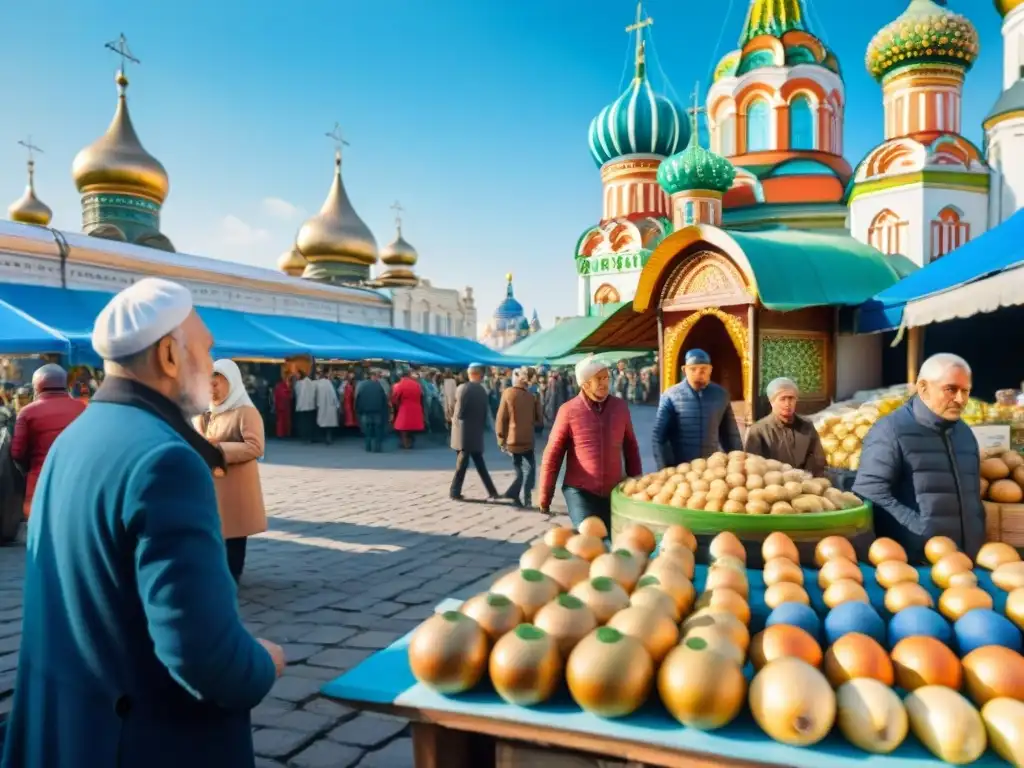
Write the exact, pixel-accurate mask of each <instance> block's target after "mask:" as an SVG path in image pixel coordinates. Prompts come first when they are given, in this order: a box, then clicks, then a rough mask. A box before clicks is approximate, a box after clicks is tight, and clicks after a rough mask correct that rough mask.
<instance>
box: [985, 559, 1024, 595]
mask: <svg viewBox="0 0 1024 768" xmlns="http://www.w3.org/2000/svg"><path fill="white" fill-rule="evenodd" d="M992 583H993V584H995V585H996V586H997V587H999V588H1000V589H1001V590H1003V591H1004V592H1011V591H1013V590H1015V589H1019V588H1021V587H1024V562H1016V563H1003V564H1002V565H1000V566H999V567H998V568H996V569H995V570H994V571H992Z"/></svg>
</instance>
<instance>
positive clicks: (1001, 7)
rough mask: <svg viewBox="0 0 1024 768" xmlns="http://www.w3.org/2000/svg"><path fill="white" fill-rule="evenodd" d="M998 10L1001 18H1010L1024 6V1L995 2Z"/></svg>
mask: <svg viewBox="0 0 1024 768" xmlns="http://www.w3.org/2000/svg"><path fill="white" fill-rule="evenodd" d="M995 3H996V10H997V11H999V15H1000V16H1004V17H1005V16H1009V15H1010V12H1011V11H1013V10H1016V9H1017V8H1019V7H1020V6H1022V5H1024V0H995Z"/></svg>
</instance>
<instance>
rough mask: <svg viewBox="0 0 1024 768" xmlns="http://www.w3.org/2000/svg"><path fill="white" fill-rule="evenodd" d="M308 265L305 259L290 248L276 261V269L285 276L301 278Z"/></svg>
mask: <svg viewBox="0 0 1024 768" xmlns="http://www.w3.org/2000/svg"><path fill="white" fill-rule="evenodd" d="M308 263H309V262H308V261H306V259H305V257H304V256H303V255H302V254H301V253H299V252H298V251H297V250H295V248H294V247H292V248H289V249H288V250H287V251H285V252H284V253H282V254H281V258H279V259H278V260H277V268H278V269H279V270H280V271H281V272H284V273H285V274H286V275H291V276H292V277H302V272H303V270H305V269H306V264H308Z"/></svg>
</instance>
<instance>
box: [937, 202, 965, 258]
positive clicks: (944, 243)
mask: <svg viewBox="0 0 1024 768" xmlns="http://www.w3.org/2000/svg"><path fill="white" fill-rule="evenodd" d="M970 239H971V225H970V224H968V223H967V222H965V221H963V214H961V213H960V211H958V210H957V209H956V208H954V207H953V206H951V205H949V206H946V207H945V208H943V209H942V210H941V211H939V215H938V218H936V219H935V220H934V221H932V261H935V259H939V258H942V257H943V256H945V255H946V254H947V253H949V252H950V251H955V250H956V249H957V248H959V247H960V246H961V245H963V244H964V243H966V242H967V241H968V240H970Z"/></svg>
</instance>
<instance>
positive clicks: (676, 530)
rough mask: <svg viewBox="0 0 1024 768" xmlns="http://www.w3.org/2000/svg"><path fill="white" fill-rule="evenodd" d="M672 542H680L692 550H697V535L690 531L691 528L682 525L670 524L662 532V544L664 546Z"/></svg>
mask: <svg viewBox="0 0 1024 768" xmlns="http://www.w3.org/2000/svg"><path fill="white" fill-rule="evenodd" d="M671 544H679V545H680V546H683V547H686V548H687V549H689V550H690V551H691V552H696V551H697V537H696V536H694V535H693V533H691V532H690V529H689V528H686V527H685V526H682V525H670V526H669V527H668V528H666V529H665V532H664V533H663V534H661V546H662V547H663V548H664V547H666V546H668V545H671Z"/></svg>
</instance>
